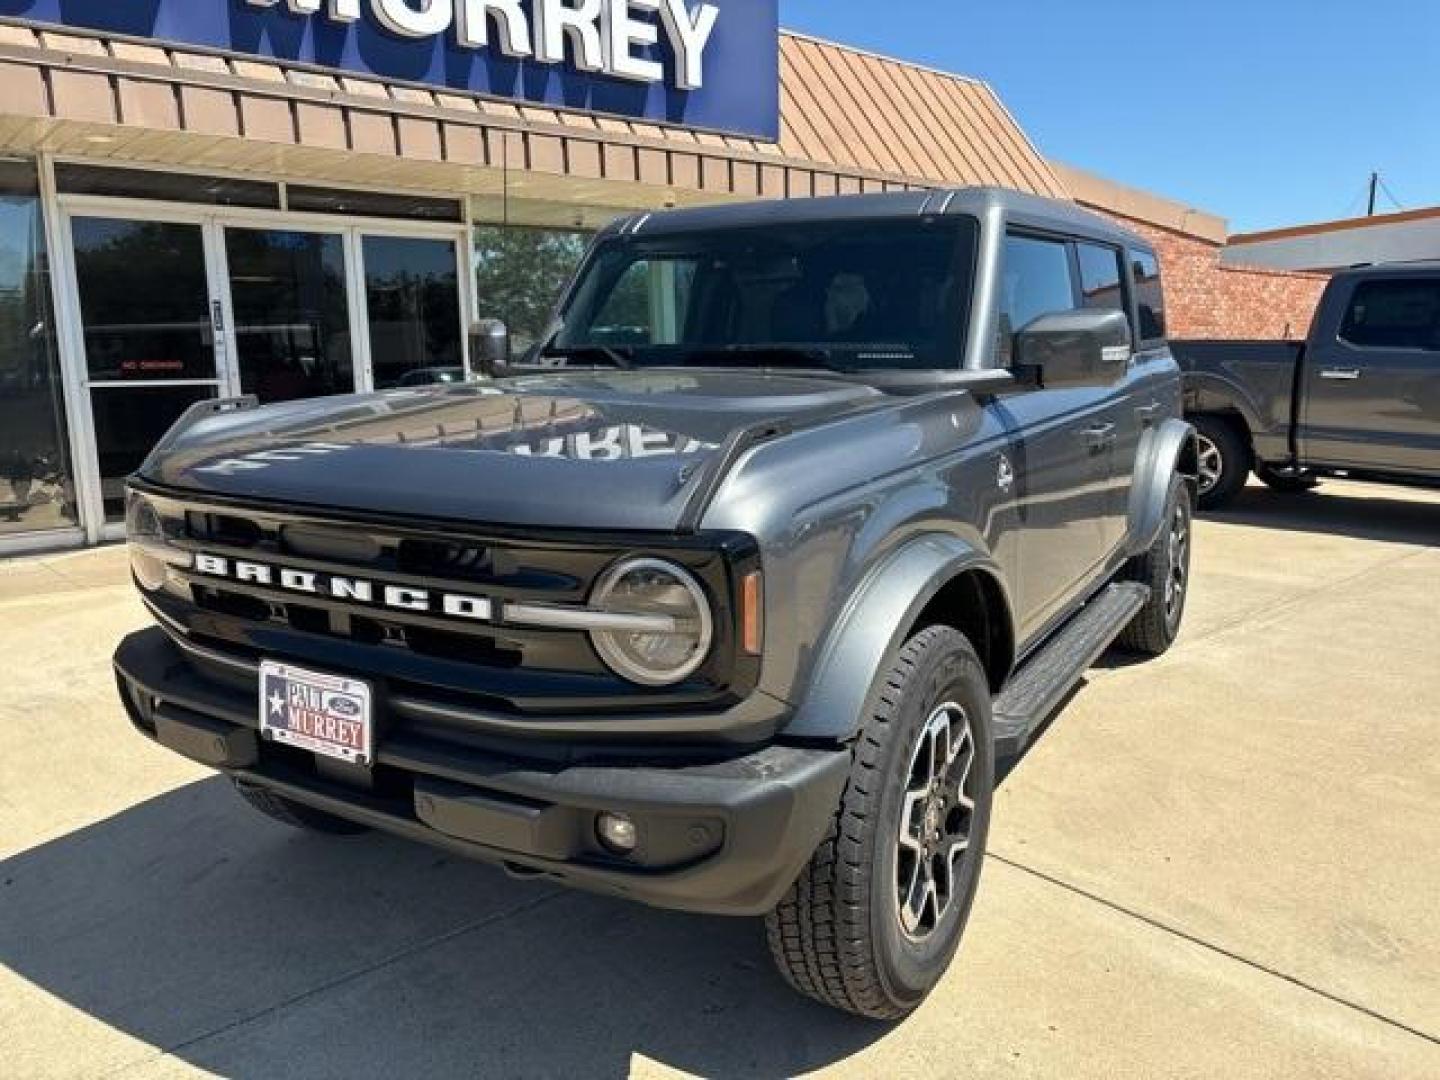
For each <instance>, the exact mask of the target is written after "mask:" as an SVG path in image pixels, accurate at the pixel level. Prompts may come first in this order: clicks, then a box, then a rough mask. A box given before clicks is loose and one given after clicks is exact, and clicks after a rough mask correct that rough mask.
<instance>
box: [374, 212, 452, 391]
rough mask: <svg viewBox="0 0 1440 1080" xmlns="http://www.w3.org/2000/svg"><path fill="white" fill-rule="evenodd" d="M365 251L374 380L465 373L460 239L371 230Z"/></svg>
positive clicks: (412, 380) (403, 382)
mask: <svg viewBox="0 0 1440 1080" xmlns="http://www.w3.org/2000/svg"><path fill="white" fill-rule="evenodd" d="M362 252H363V255H364V266H365V270H364V273H365V311H366V322H367V331H368V338H369V343H370V373H371V378H372V382H373V385H374V388H375V389H376V390H389V389H392V388H394V387H398V386H413V385H417V384H425V383H436V382H442V381H452V380H454V379H456V378H457V377H458V378H462V379H463V378H464V376H465V345H464V324H463V322H462V321H461V317H460V311H461V300H460V270H459V268H460V261H459V259H460V254H459V247H458V245H457V244H456V242H455V241H454V240H453V239H431V238H428V237H415V236H376V235H366V236H364V237H363V238H362Z"/></svg>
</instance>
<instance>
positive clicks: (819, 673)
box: [784, 533, 1014, 742]
mask: <svg viewBox="0 0 1440 1080" xmlns="http://www.w3.org/2000/svg"><path fill="white" fill-rule="evenodd" d="M972 570H976V571H979V572H981V573H984V574H988V575H989V576H990V577H991V578H992V579H993V581H994V584H995V585H996V586H998V588H999V594H1000V595H1001V596H1002V597H1004V604H1005V611H1004V617H1005V618H1006V619H1007V620H1010V625H1011V627H1012V628H1013V625H1014V623H1013V615H1012V611H1013V608H1012V606H1011V603H1010V598H1009V591H1008V589H1007V588H1006V586H1005V579H1004V576H1003V574H1002V573H1001V571H1000V568H999V565H998V564H997V563H996V562H995V560H994V559H993V558H992V557H991V555H990V553H989V552H988V551H985V550H984V549H983V548H981V547H978V546H976V545H975V544H973V543H970V542H968V541H966V540H964V539H962V538H961V537H958V536H953V535H950V534H946V533H927V534H925V535H923V536H920V537H916V538H915V539H913V540H911V541H909V542H907V543H906V544H905V545H904V546H902V547H900V548H899V549H897V550H896V551H894V552H892V553H890V554H889V555H888V556H887V557H886V558H885V559H884V560H882V561H881V562H880V563H879V564H878V565H877V566H876V567H875V568H874V569H873V570H872V571H871V572H870V573H868V574H867V575H866V576H865V577H864V579H863V580H862V582H861V584H860V586H859V588H857V589H856V590H855V592H854V593H853V594H852V595H851V596H850V598H849V600H848V601H847V602H846V604H845V606H844V607H843V608H842V609H841V613H840V617H839V618H838V619H837V620H836V623H835V625H834V627H833V628H832V629H831V631H830V633H829V634H828V635H827V637H826V639H825V643H824V645H823V646H822V647H821V652H820V656H819V659H818V660H817V661H816V664H815V667H814V669H813V672H812V674H811V677H810V680H809V683H808V686H807V689H806V693H805V696H804V698H803V699H802V704H801V705H800V706H799V708H798V709H797V710H796V712H795V715H794V717H793V718H792V719H791V721H790V723H789V724H788V725H786V727H785V730H784V734H785V735H786V736H787V737H792V738H804V739H824V740H829V741H837V742H845V741H848V740H850V739H851V738H853V737H854V736H855V735H856V734H857V733H858V732H859V729H860V723H861V720H862V718H863V717H865V716H868V715H869V714H870V710H872V709H873V708H874V707H875V701H874V700H873V698H874V696H875V695H876V694H878V692H879V685H878V679H877V676H878V675H879V674H880V673H881V672H882V671H884V670H886V668H888V667H889V666H890V664H891V663H892V662H893V661H894V658H895V657H896V656H898V655H899V653H900V650H901V649H902V648H903V647H904V645H905V639H906V635H907V633H908V632H909V630H910V628H911V626H913V625H914V623H915V620H916V619H917V618H919V617H920V614H921V612H923V611H924V610H925V607H926V605H928V604H929V603H930V601H931V600H933V599H935V597H936V596H937V595H938V594H939V592H940V590H941V589H943V588H944V587H945V586H946V585H948V584H949V583H950V582H952V581H954V580H955V579H956V578H957V577H959V576H960V575H961V574H964V573H966V572H967V571H972ZM1007 659H1013V658H1007Z"/></svg>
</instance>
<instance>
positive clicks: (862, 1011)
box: [766, 626, 995, 1020]
mask: <svg viewBox="0 0 1440 1080" xmlns="http://www.w3.org/2000/svg"><path fill="white" fill-rule="evenodd" d="M994 787H995V747H994V741H993V736H992V728H991V720H990V685H989V680H988V679H987V678H986V675H985V669H984V668H983V667H982V666H981V664H980V660H979V658H978V657H977V656H976V655H975V650H974V649H973V648H972V647H971V646H970V643H969V642H968V641H967V640H966V639H965V637H964V635H962V634H960V633H959V632H958V631H956V630H954V629H952V628H950V627H948V626H932V627H930V628H929V629H926V630H923V631H921V632H920V633H918V634H916V635H915V636H914V637H913V638H911V639H910V641H909V642H908V643H907V644H906V645H905V647H904V649H902V650H901V652H900V655H899V656H898V657H897V658H896V660H895V663H894V665H893V666H892V667H891V668H890V669H889V670H888V671H886V672H885V673H884V674H883V675H882V677H881V683H880V696H879V704H878V706H877V708H876V709H875V711H874V713H873V715H871V716H870V717H868V718H867V720H866V723H865V726H864V729H863V730H862V732H861V734H860V738H859V740H858V741H857V743H856V746H855V756H854V763H853V765H852V766H851V772H850V781H849V783H848V785H847V786H846V789H845V793H844V795H843V796H842V798H841V805H840V808H839V813H838V814H837V816H836V818H835V821H834V822H833V824H832V825H831V827H830V831H829V833H828V834H827V835H826V837H825V839H824V841H823V842H822V843H821V844H820V847H819V848H818V849H817V850H816V852H815V854H814V856H813V857H812V858H811V860H810V864H809V866H807V867H806V869H805V870H804V871H802V872H801V874H800V877H799V879H798V880H797V881H796V882H795V884H794V885H792V886H791V888H790V891H789V893H788V894H787V895H786V896H785V898H784V899H783V900H782V901H781V902H780V904H779V906H778V907H777V908H776V909H775V910H774V911H772V912H771V913H770V915H769V916H768V917H767V919H766V928H767V931H768V937H769V942H770V951H771V953H772V955H773V956H774V958H775V962H776V964H777V966H778V967H779V968H780V971H781V973H782V974H783V975H784V976H785V978H786V980H787V981H788V982H789V983H790V985H791V986H793V987H794V988H795V989H796V990H799V991H800V992H801V993H803V994H806V995H808V996H810V997H812V998H815V999H816V1000H818V1001H820V1002H823V1003H824V1004H826V1005H830V1006H833V1007H834V1008H837V1009H843V1010H845V1011H847V1012H852V1013H855V1014H857V1015H859V1016H864V1017H868V1018H870V1019H876V1020H894V1019H898V1018H900V1017H902V1016H905V1015H906V1014H908V1013H910V1012H911V1011H913V1010H914V1009H915V1008H916V1007H917V1006H919V1005H920V1003H921V1002H922V1001H924V1000H925V997H926V995H927V994H929V992H930V991H931V990H932V989H933V988H934V986H935V984H936V983H938V982H939V981H940V978H941V976H942V975H944V973H945V970H946V968H947V967H948V966H949V963H950V959H951V957H952V956H954V954H955V950H956V948H957V947H958V946H959V943H960V936H961V934H962V932H963V931H964V928H965V923H966V920H967V919H968V918H969V915H970V906H971V903H972V902H973V901H974V898H975V890H976V887H977V886H978V885H979V881H980V866H981V862H982V860H983V857H984V852H985V839H986V836H987V834H988V832H989V827H990V807H991V800H992V796H993V792H994Z"/></svg>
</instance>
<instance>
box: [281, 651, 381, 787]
mask: <svg viewBox="0 0 1440 1080" xmlns="http://www.w3.org/2000/svg"><path fill="white" fill-rule="evenodd" d="M371 715H372V714H371V709H370V685H369V684H368V683H364V682H361V681H359V680H358V679H347V678H344V677H343V676H340V675H326V674H324V673H323V672H318V671H305V670H304V669H302V668H297V667H291V666H290V665H289V664H277V663H275V662H273V661H270V660H267V661H265V662H264V663H262V664H261V665H260V734H261V735H262V736H263V737H266V738H270V739H273V740H274V741H275V742H278V743H284V744H286V745H287V746H296V747H299V748H300V749H302V750H309V751H310V752H311V753H314V754H321V755H323V756H325V757H331V758H338V759H339V760H340V761H348V762H350V763H351V764H352V765H369V764H370V763H371V762H372V761H374V748H375V746H374V744H375V731H374V726H373V725H372V723H371Z"/></svg>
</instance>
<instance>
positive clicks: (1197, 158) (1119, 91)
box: [780, 0, 1440, 232]
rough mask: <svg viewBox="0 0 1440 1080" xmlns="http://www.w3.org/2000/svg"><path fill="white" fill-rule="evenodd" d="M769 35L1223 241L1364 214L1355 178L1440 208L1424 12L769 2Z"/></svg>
mask: <svg viewBox="0 0 1440 1080" xmlns="http://www.w3.org/2000/svg"><path fill="white" fill-rule="evenodd" d="M780 20H781V23H782V25H784V26H786V27H787V28H790V29H793V30H799V31H803V32H806V33H811V34H815V35H817V36H819V37H826V38H830V39H832V40H835V41H840V42H844V43H846V44H851V45H857V46H860V47H863V48H868V49H872V50H874V51H876V52H880V53H885V54H887V55H890V56H897V57H902V58H904V59H907V60H914V61H916V62H918V63H923V64H928V65H931V66H933V67H938V68H942V69H944V70H946V71H954V72H959V73H961V74H965V75H971V76H975V77H977V78H981V79H984V80H985V81H986V82H988V83H990V84H991V86H993V87H994V88H995V90H996V91H997V92H998V93H999V95H1000V96H1001V98H1002V99H1003V100H1004V101H1005V103H1006V105H1008V106H1009V108H1010V110H1011V112H1013V113H1014V114H1015V116H1016V118H1017V119H1018V120H1019V121H1020V124H1021V125H1022V126H1023V127H1024V128H1025V129H1026V131H1028V132H1029V134H1030V137H1031V138H1032V139H1034V141H1035V142H1036V143H1037V144H1038V145H1039V147H1040V149H1041V151H1042V152H1043V153H1045V154H1047V155H1048V156H1050V157H1053V158H1056V159H1058V160H1060V161H1065V162H1068V163H1070V164H1073V165H1077V166H1080V167H1081V168H1085V169H1090V170H1091V171H1093V172H1097V173H1100V174H1101V175H1103V176H1106V177H1108V178H1110V179H1112V180H1117V181H1119V182H1121V183H1127V184H1131V185H1133V186H1136V187H1141V188H1145V189H1148V190H1150V191H1154V192H1156V193H1158V194H1163V195H1167V196H1169V197H1171V198H1173V199H1177V200H1179V201H1181V202H1185V203H1188V204H1190V205H1193V206H1195V207H1198V208H1200V209H1203V210H1208V211H1211V212H1213V213H1217V214H1221V215H1223V216H1225V217H1228V218H1230V220H1231V228H1232V229H1233V230H1234V231H1237V232H1240V231H1246V230H1253V229H1263V228H1272V227H1278V226H1283V225H1295V224H1300V223H1302V222H1308V221H1321V220H1327V219H1330V218H1335V217H1341V216H1344V215H1346V214H1347V213H1349V214H1363V213H1364V212H1365V207H1364V205H1363V202H1362V200H1361V195H1362V190H1363V188H1364V187H1365V184H1366V182H1367V180H1368V177H1369V174H1370V172H1371V170H1372V169H1377V170H1379V171H1380V173H1381V175H1382V177H1383V179H1384V180H1385V183H1386V184H1387V185H1388V187H1389V188H1390V190H1391V191H1392V192H1393V193H1394V195H1395V197H1396V198H1397V199H1398V200H1399V201H1400V202H1401V203H1402V204H1403V205H1404V206H1405V207H1407V208H1413V207H1418V206H1426V205H1440V0H880V2H875V3H872V2H868V0H780ZM1381 206H1382V207H1384V208H1390V207H1391V204H1390V202H1389V200H1388V199H1386V198H1385V197H1384V196H1383V195H1382V197H1381Z"/></svg>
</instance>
